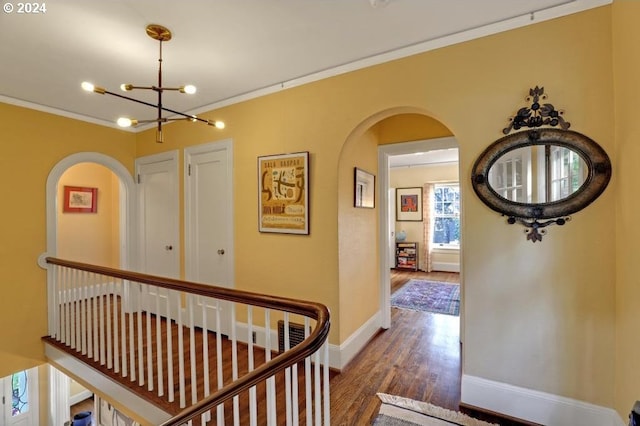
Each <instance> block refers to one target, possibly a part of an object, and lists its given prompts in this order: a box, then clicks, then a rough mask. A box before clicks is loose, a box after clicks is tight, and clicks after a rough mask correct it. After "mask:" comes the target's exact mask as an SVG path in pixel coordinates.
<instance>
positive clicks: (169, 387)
mask: <svg viewBox="0 0 640 426" xmlns="http://www.w3.org/2000/svg"><path fill="white" fill-rule="evenodd" d="M173 294H174V292H173V291H171V290H167V390H168V391H169V395H168V399H169V402H173V401H174V398H175V391H174V389H173V332H172V330H171V316H172V315H171V299H172V295H173Z"/></svg>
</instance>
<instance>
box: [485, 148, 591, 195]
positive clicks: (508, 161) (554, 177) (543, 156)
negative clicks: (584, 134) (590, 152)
mask: <svg viewBox="0 0 640 426" xmlns="http://www.w3.org/2000/svg"><path fill="white" fill-rule="evenodd" d="M588 170H589V168H588V166H587V162H586V161H585V160H584V159H583V158H582V157H581V156H580V153H578V152H576V151H574V150H573V149H571V148H567V147H564V146H560V145H554V144H546V145H529V146H524V147H521V148H516V149H513V150H511V151H508V152H504V153H502V154H501V155H500V156H499V157H498V158H496V160H495V162H494V163H493V164H492V165H491V166H490V168H489V172H488V174H487V176H488V182H487V185H489V186H490V187H491V188H492V189H493V191H494V192H495V193H496V194H497V195H498V196H500V197H503V198H505V199H506V200H509V201H514V202H518V203H536V204H537V203H548V202H552V201H560V200H563V199H565V198H567V197H569V196H570V195H572V194H573V193H575V192H576V191H578V190H579V189H580V188H581V187H582V185H583V184H584V183H585V182H586V179H587V176H588Z"/></svg>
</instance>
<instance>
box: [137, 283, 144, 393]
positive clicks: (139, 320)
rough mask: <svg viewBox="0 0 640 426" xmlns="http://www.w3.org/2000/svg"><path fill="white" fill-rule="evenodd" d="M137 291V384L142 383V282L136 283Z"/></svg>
mask: <svg viewBox="0 0 640 426" xmlns="http://www.w3.org/2000/svg"><path fill="white" fill-rule="evenodd" d="M136 284H137V287H138V291H137V292H136V296H137V297H136V298H137V299H138V301H137V303H136V305H137V309H136V319H137V321H136V322H137V326H138V333H137V334H136V341H137V342H138V384H139V385H140V386H142V385H144V347H143V342H144V334H143V333H142V283H136Z"/></svg>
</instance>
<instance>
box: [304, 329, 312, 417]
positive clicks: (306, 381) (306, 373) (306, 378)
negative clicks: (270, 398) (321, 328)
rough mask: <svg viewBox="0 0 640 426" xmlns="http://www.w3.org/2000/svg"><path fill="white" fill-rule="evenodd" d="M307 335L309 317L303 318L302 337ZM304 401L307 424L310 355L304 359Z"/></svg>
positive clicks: (309, 408)
mask: <svg viewBox="0 0 640 426" xmlns="http://www.w3.org/2000/svg"><path fill="white" fill-rule="evenodd" d="M307 337H309V318H306V317H305V319H304V338H305V339H306V338H307ZM304 387H305V389H304V390H305V392H304V402H305V407H306V410H305V411H306V414H307V424H308V425H312V424H313V420H312V419H313V409H312V405H311V401H312V398H313V396H312V393H311V355H309V356H308V357H306V358H305V359H304Z"/></svg>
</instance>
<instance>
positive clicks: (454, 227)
mask: <svg viewBox="0 0 640 426" xmlns="http://www.w3.org/2000/svg"><path fill="white" fill-rule="evenodd" d="M432 206H433V211H432V216H431V217H432V221H431V222H432V226H433V229H432V232H431V235H432V240H431V241H432V243H433V245H434V246H440V247H449V248H459V247H460V185H459V184H457V183H456V184H447V185H441V184H438V185H434V187H433V200H432Z"/></svg>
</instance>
